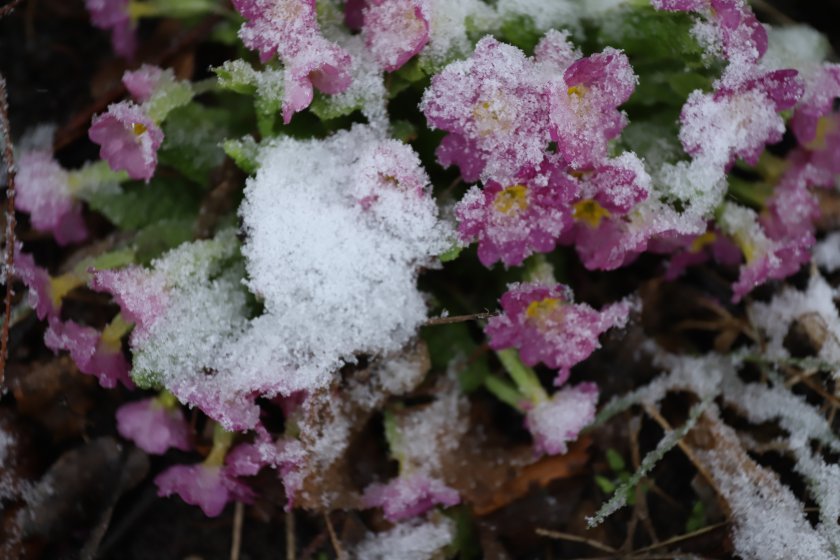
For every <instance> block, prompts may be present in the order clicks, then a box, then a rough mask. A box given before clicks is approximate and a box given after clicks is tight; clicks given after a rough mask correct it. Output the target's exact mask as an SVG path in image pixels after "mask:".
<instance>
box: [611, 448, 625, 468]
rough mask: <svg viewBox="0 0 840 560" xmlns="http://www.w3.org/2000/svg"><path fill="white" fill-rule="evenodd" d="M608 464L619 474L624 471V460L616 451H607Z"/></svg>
mask: <svg viewBox="0 0 840 560" xmlns="http://www.w3.org/2000/svg"><path fill="white" fill-rule="evenodd" d="M607 464H609V466H610V468H611V469H612V471H613V472H615V473H618V472H621V471H623V470H624V467H625V464H624V459H623V458H622V457H621V455H620V454H619V453H618V451H616V450H615V449H612V448H610V449H607Z"/></svg>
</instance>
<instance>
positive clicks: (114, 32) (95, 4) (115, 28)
mask: <svg viewBox="0 0 840 560" xmlns="http://www.w3.org/2000/svg"><path fill="white" fill-rule="evenodd" d="M129 4H130V2H129V0H85V7H86V8H87V11H88V13H89V14H90V21H91V23H92V24H93V25H94V26H96V27H98V28H99V29H104V30H106V31H110V32H111V44H112V45H113V47H114V52H116V53H117V54H118V55H120V56H122V57H124V58H132V57H133V56H134V52H135V51H136V50H137V37H136V35H135V30H134V25H133V23H132V21H131V15H130V14H129V11H128V8H129Z"/></svg>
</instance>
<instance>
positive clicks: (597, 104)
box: [549, 48, 638, 169]
mask: <svg viewBox="0 0 840 560" xmlns="http://www.w3.org/2000/svg"><path fill="white" fill-rule="evenodd" d="M637 81H638V78H637V77H636V75H635V74H634V73H633V68H631V67H630V62H629V61H628V60H627V56H626V55H625V54H624V53H622V52H621V51H617V50H615V49H612V48H607V49H605V50H604V51H603V52H601V53H596V54H593V55H592V56H589V57H586V58H581V59H580V60H578V61H576V62H574V63H573V64H572V65H571V66H569V67H568V68H567V69H566V71H565V72H564V73H563V77H562V79H560V80H555V81H553V82H552V83H551V84H550V86H549V87H550V103H551V108H550V114H549V118H550V122H551V138H552V140H554V141H555V142H557V151H558V153H560V154H561V155H562V156H563V157H564V158H565V159H566V161H567V163H568V164H569V165H570V166H571V167H573V168H575V169H587V168H591V167H592V166H594V165H597V164H598V163H599V162H601V161H602V160H604V159H605V158H606V156H607V142H608V141H609V140H612V139H613V138H615V137H616V136H618V135H619V134H620V133H621V131H622V129H623V128H624V127H625V125H626V124H627V117H626V116H625V115H624V113H622V112H621V111H619V110H618V106H619V105H621V104H623V103H624V102H625V101H627V100H628V99H629V98H630V96H631V95H632V94H633V91H634V90H635V88H636V82H637Z"/></svg>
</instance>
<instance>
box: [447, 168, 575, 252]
mask: <svg viewBox="0 0 840 560" xmlns="http://www.w3.org/2000/svg"><path fill="white" fill-rule="evenodd" d="M576 190H577V187H576V185H575V183H574V181H572V180H571V178H569V177H568V176H566V175H565V174H564V173H554V174H552V177H551V180H550V182H549V184H548V185H546V186H537V185H532V184H528V183H527V182H521V183H516V184H512V185H508V186H505V187H503V186H502V185H501V184H499V183H497V182H495V181H490V182H489V183H487V185H486V186H485V187H484V188H483V189H479V188H478V187H473V188H472V189H470V190H469V191H467V193H466V195H464V198H463V199H461V201H460V202H459V203H458V205H457V206H456V207H455V215H456V216H457V218H458V234H459V236H460V238H461V240H462V241H464V242H467V243H469V242H472V241H474V240H477V241H478V258H479V260H481V263H482V264H484V266H488V267H489V266H491V265H492V264H493V263H494V262H496V261H499V260H500V261H502V262H503V263H504V264H505V265H506V266H517V265H520V264H522V261H523V260H524V259H525V258H526V257H527V256H529V255H531V254H532V253H534V252H540V253H548V252H550V251H552V250H553V249H554V247H555V246H556V244H557V241H558V239H559V238H560V235H561V234H562V233H563V232H564V231H565V230H566V228H568V227H569V226H570V225H571V209H570V202H571V200H572V199H573V198H574V197H575V194H576Z"/></svg>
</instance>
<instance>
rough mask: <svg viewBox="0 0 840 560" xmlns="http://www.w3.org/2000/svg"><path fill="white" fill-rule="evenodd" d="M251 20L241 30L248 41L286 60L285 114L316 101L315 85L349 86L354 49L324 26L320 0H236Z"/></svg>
mask: <svg viewBox="0 0 840 560" xmlns="http://www.w3.org/2000/svg"><path fill="white" fill-rule="evenodd" d="M233 5H234V7H235V8H236V10H237V11H238V12H239V13H240V14H242V16H243V17H244V18H245V19H246V20H247V21H246V22H245V24H244V25H243V26H242V28H241V29H240V30H239V36H240V37H241V38H242V42H243V43H244V44H245V46H246V47H248V48H251V49H254V50H257V51H259V53H260V60H262V61H263V62H267V61H268V60H269V59H271V57H272V56H274V55H275V54H277V55H278V56H279V57H280V60H281V61H282V62H283V64H284V66H285V72H284V89H285V91H284V99H283V120H284V122H286V123H288V122H289V121H290V120H291V118H292V115H293V114H294V113H296V112H298V111H301V110H303V109H305V108H306V107H308V106H309V104H310V103H311V102H312V96H313V91H312V88H313V86H314V87H316V88H318V89H319V90H321V91H322V92H324V93H327V94H335V93H341V92H342V91H344V90H346V89H347V88H348V87H349V86H350V81H351V77H350V73H349V68H350V55H349V54H348V53H347V51H345V50H344V49H342V48H341V47H339V46H338V45H336V44H335V43H333V42H331V41H328V40H326V39H325V38H324V37H323V36H322V35H321V32H320V29H319V27H318V21H317V19H316V13H315V0H233Z"/></svg>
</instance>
